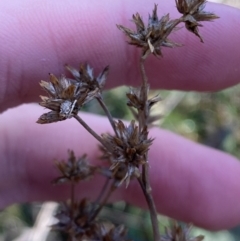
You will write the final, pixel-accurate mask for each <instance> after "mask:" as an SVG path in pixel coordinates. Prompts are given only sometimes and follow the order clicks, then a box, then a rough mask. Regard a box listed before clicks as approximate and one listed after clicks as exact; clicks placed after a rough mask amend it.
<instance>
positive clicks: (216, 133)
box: [0, 0, 240, 241]
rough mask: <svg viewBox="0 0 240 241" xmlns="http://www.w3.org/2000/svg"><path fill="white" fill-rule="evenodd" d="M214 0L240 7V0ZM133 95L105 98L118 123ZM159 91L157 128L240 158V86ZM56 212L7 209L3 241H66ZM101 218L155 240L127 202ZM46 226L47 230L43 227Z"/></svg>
mask: <svg viewBox="0 0 240 241" xmlns="http://www.w3.org/2000/svg"><path fill="white" fill-rule="evenodd" d="M212 1H213V2H221V3H224V4H229V5H232V6H235V7H240V1H239V0H232V1H229V0H212ZM127 90H128V88H126V87H122V88H117V89H113V90H111V91H108V92H106V93H104V99H105V102H106V105H107V106H108V107H109V108H110V111H111V113H112V115H113V116H114V117H115V118H122V119H128V120H129V119H130V118H132V116H131V112H130V111H129V109H128V108H126V98H125V93H126V91H127ZM159 92H160V93H161V96H162V97H163V101H162V102H161V103H159V105H158V106H156V107H155V112H156V113H157V114H161V115H162V116H163V118H162V119H161V120H160V121H159V123H156V125H159V126H161V127H162V128H166V129H169V130H172V131H174V132H177V133H179V134H180V135H183V136H185V137H187V138H189V139H191V140H193V141H196V142H200V143H203V144H205V145H209V146H211V147H214V148H217V149H220V150H223V151H226V152H228V153H231V154H233V155H235V156H237V157H238V158H240V122H239V119H238V118H239V116H240V105H239V103H240V86H235V87H232V88H229V89H227V90H224V91H220V92H216V93H196V92H179V91H171V92H169V91H159ZM153 94H154V93H153ZM85 111H89V112H93V113H98V114H103V112H102V111H101V109H100V108H99V106H98V105H96V103H90V105H88V106H87V107H86V108H85ZM229 175H231V174H229ZM56 210H57V204H54V203H43V204H42V203H31V204H19V205H13V206H11V207H9V208H7V209H5V210H3V211H2V212H0V241H40V240H41V241H44V240H45V241H54V240H59V241H60V240H66V239H65V237H64V236H63V235H61V234H57V233H53V232H51V233H50V234H49V233H48V227H47V226H48V225H50V224H51V223H53V222H54V219H53V218H52V214H54V213H55V212H56ZM44 211H45V214H44V215H45V216H44V215H43V212H44ZM40 214H41V215H40ZM46 214H47V216H46ZM40 216H41V217H40ZM41 218H42V219H41ZM101 218H102V219H103V220H105V219H110V220H111V221H112V222H113V223H116V224H120V223H125V224H126V226H127V227H128V229H129V237H130V238H132V239H134V240H135V241H145V240H150V239H151V237H152V236H151V235H152V234H151V223H150V219H149V214H148V212H146V211H144V210H141V209H139V208H137V207H134V206H131V205H129V204H127V203H125V202H119V203H114V204H111V205H107V206H106V207H105V208H104V210H103V211H102V214H101ZM42 220H44V221H42ZM46 220H48V221H46ZM41 222H42V223H43V224H42V225H43V227H42V226H41V225H40V224H39V223H41ZM169 222H171V220H170V219H168V218H167V217H162V216H161V224H160V228H161V229H162V230H163V229H164V226H167V225H168V224H169ZM34 228H35V229H34ZM44 229H45V230H47V231H46V234H45V236H44V235H42V234H43V231H42V230H44ZM193 233H195V234H196V235H198V234H204V235H205V239H204V240H205V241H210V240H211V241H235V240H240V227H236V228H233V229H231V230H226V231H221V232H214V233H213V232H208V231H206V230H202V229H198V228H195V229H194V230H193ZM25 234H26V235H25ZM45 237H46V238H45Z"/></svg>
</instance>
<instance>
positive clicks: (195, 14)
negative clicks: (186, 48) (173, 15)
mask: <svg viewBox="0 0 240 241" xmlns="http://www.w3.org/2000/svg"><path fill="white" fill-rule="evenodd" d="M175 1H176V5H177V9H178V11H179V12H180V13H181V14H183V21H184V22H185V27H186V29H187V30H189V31H190V32H192V33H194V34H195V35H197V36H198V37H199V38H200V40H201V42H203V39H202V37H201V35H200V34H199V30H198V27H202V24H200V23H199V22H201V21H212V20H214V19H217V18H219V17H218V16H217V15H215V14H213V13H210V12H205V11H203V9H204V7H205V4H206V0H175Z"/></svg>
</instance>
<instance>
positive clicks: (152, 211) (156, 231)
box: [138, 178, 160, 241]
mask: <svg viewBox="0 0 240 241" xmlns="http://www.w3.org/2000/svg"><path fill="white" fill-rule="evenodd" d="M138 182H139V184H140V186H141V188H142V191H143V193H144V196H145V198H146V201H147V204H148V207H149V211H150V217H151V222H152V228H153V235H154V241H160V232H159V228H158V219H157V210H156V206H155V203H154V201H153V197H152V193H151V192H149V191H147V189H146V186H145V185H144V183H143V181H142V180H141V178H138Z"/></svg>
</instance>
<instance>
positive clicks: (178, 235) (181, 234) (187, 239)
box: [161, 221, 204, 241]
mask: <svg viewBox="0 0 240 241" xmlns="http://www.w3.org/2000/svg"><path fill="white" fill-rule="evenodd" d="M191 229H192V225H191V224H188V225H184V226H183V227H181V226H180V225H179V224H178V222H176V221H174V222H173V224H172V225H171V227H166V228H165V235H162V236H161V241H176V240H177V241H202V240H203V239H204V236H203V235H199V236H197V237H191V236H190V232H191Z"/></svg>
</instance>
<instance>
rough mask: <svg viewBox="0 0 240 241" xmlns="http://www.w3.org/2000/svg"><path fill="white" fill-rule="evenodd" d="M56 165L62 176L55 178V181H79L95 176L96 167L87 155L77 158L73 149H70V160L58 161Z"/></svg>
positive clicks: (57, 182)
mask: <svg viewBox="0 0 240 241" xmlns="http://www.w3.org/2000/svg"><path fill="white" fill-rule="evenodd" d="M56 166H57V168H58V170H59V171H60V173H61V176H59V177H57V178H56V179H54V181H53V183H55V184H59V183H65V182H79V181H81V180H85V179H88V178H90V177H92V176H93V174H94V172H95V171H96V167H93V166H90V165H89V164H88V161H87V159H86V155H83V156H82V157H80V158H78V159H77V158H76V157H75V155H74V152H73V151H69V158H68V161H67V162H65V161H61V162H57V161H56Z"/></svg>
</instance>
